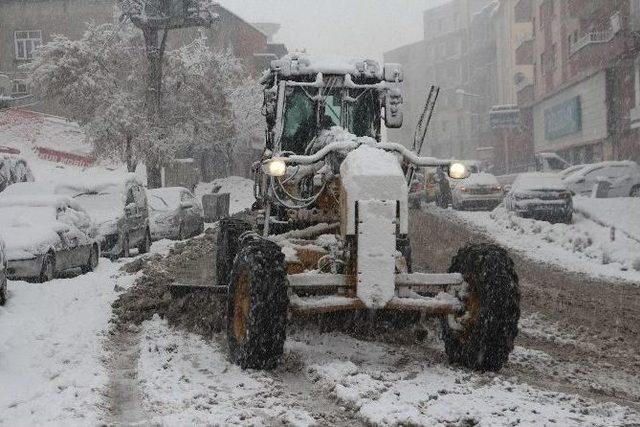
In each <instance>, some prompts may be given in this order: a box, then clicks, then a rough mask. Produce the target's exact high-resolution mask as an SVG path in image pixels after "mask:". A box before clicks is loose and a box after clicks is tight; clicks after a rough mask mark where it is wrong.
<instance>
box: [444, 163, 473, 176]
mask: <svg viewBox="0 0 640 427" xmlns="http://www.w3.org/2000/svg"><path fill="white" fill-rule="evenodd" d="M469 175H470V173H469V169H468V168H467V167H466V166H465V165H464V164H462V163H451V166H449V176H450V177H451V178H453V179H464V178H467V177H468V176H469Z"/></svg>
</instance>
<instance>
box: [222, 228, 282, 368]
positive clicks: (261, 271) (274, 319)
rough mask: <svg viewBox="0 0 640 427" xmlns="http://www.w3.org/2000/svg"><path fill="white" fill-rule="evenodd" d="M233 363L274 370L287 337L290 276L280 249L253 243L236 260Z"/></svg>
mask: <svg viewBox="0 0 640 427" xmlns="http://www.w3.org/2000/svg"><path fill="white" fill-rule="evenodd" d="M227 304H228V305H227V340H228V342H229V351H230V353H231V360H232V361H233V362H234V363H236V364H237V365H239V366H240V367H242V368H243V369H246V368H251V369H273V368H274V367H275V366H276V365H277V363H278V359H279V358H280V356H281V355H282V352H283V346H284V341H285V337H286V325H287V310H288V307H289V296H288V295H287V276H286V273H285V270H284V255H283V254H282V252H281V250H280V247H279V246H278V245H276V244H275V243H273V242H269V241H266V240H253V241H251V242H250V243H249V244H248V245H247V246H245V247H243V248H242V249H240V251H239V252H238V255H237V256H236V258H235V261H234V264H233V269H232V271H231V279H230V284H229V292H228V296H227Z"/></svg>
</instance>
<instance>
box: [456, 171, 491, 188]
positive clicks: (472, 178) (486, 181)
mask: <svg viewBox="0 0 640 427" xmlns="http://www.w3.org/2000/svg"><path fill="white" fill-rule="evenodd" d="M458 182H459V183H460V185H464V186H467V187H469V186H473V185H499V184H498V179H497V178H496V177H495V176H494V175H492V174H490V173H485V172H478V173H472V174H471V175H469V176H468V177H467V178H464V179H462V180H460V181H458Z"/></svg>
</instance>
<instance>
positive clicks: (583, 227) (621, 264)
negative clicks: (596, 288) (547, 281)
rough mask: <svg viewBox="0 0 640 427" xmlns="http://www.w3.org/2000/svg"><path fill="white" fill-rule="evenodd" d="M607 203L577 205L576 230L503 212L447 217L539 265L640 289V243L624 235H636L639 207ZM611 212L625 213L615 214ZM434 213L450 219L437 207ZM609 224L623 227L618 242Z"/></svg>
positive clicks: (631, 202) (573, 226) (619, 201)
mask: <svg viewBox="0 0 640 427" xmlns="http://www.w3.org/2000/svg"><path fill="white" fill-rule="evenodd" d="M602 200H603V201H605V202H595V203H594V202H592V201H591V200H588V199H577V200H576V205H577V206H578V210H577V211H576V212H575V213H574V217H573V223H572V224H551V223H549V222H546V221H538V220H534V219H527V218H520V217H518V216H517V215H514V214H513V213H511V212H509V211H507V210H505V209H504V207H503V206H499V207H498V208H496V209H495V210H494V211H492V212H463V211H447V214H449V213H451V212H453V213H454V215H455V216H456V217H458V218H461V219H462V220H464V221H465V222H466V223H468V224H470V225H471V226H472V227H474V228H476V229H478V230H480V231H482V232H484V233H486V234H488V235H489V236H490V237H491V238H492V239H494V240H495V241H496V242H498V243H499V244H501V245H504V246H507V247H509V248H512V249H515V250H518V251H521V252H523V253H525V254H526V256H528V257H530V258H532V259H534V260H538V261H543V262H547V263H551V264H554V265H557V266H560V267H562V268H564V269H567V270H569V271H575V272H579V273H585V274H589V275H592V276H603V277H609V278H614V279H622V280H625V281H629V282H632V283H640V241H638V240H635V239H633V238H630V237H629V235H626V234H625V233H622V232H621V230H629V231H630V232H635V230H636V228H637V227H638V225H637V224H638V223H640V220H639V219H638V218H640V216H638V215H639V214H638V213H637V212H639V211H638V210H637V207H634V203H637V202H638V201H637V200H635V199H632V198H624V199H602ZM611 206H616V207H617V209H619V210H615V211H614V210H611V208H610V207H611ZM428 209H434V210H436V211H437V212H439V213H442V214H445V212H443V211H442V210H439V209H438V208H435V207H432V206H429V207H428ZM634 209H636V210H634ZM583 211H584V212H589V215H590V217H593V218H602V219H603V221H604V220H605V219H606V220H607V221H606V223H604V222H600V221H593V220H591V219H589V218H588V217H586V216H585V215H584V214H583V213H582V212H583ZM634 214H635V217H634ZM603 224H607V225H616V226H617V227H618V231H617V232H616V234H615V240H614V241H612V240H611V228H610V227H608V226H606V225H603Z"/></svg>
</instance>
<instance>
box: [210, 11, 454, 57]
mask: <svg viewBox="0 0 640 427" xmlns="http://www.w3.org/2000/svg"><path fill="white" fill-rule="evenodd" d="M445 1H446V0H218V2H219V3H220V4H221V5H222V6H224V7H226V8H228V9H230V10H231V11H232V12H234V13H235V14H237V15H239V16H241V17H242V18H244V19H245V20H247V21H249V22H277V23H280V24H281V25H282V28H281V29H280V32H279V33H278V34H277V35H276V41H279V42H283V43H285V44H286V45H287V48H288V49H289V51H293V50H299V49H302V48H305V49H307V51H308V52H309V53H316V54H327V53H333V54H342V55H356V56H366V57H370V58H372V59H382V53H383V52H385V51H387V50H390V49H393V48H396V47H398V46H402V45H405V44H408V43H412V42H416V41H418V40H421V39H422V33H423V28H422V12H423V11H424V10H425V9H428V8H429V7H431V6H434V5H438V4H442V3H444V2H445Z"/></svg>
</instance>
